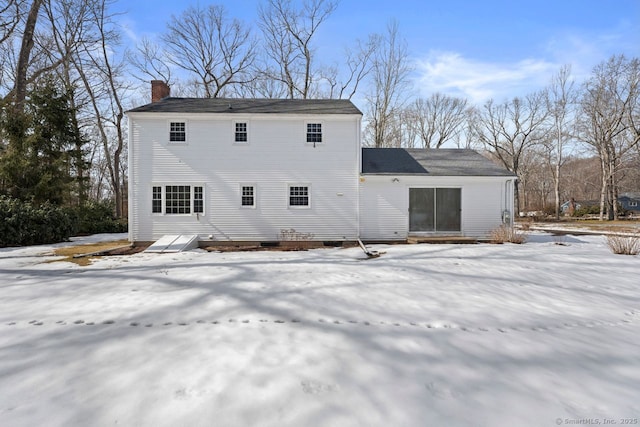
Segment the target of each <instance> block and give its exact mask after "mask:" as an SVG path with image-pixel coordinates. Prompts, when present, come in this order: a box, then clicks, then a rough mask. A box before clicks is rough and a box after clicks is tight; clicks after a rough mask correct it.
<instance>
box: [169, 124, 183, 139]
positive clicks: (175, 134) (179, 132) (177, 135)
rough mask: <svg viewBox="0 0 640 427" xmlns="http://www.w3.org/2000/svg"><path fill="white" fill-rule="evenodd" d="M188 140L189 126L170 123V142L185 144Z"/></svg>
mask: <svg viewBox="0 0 640 427" xmlns="http://www.w3.org/2000/svg"><path fill="white" fill-rule="evenodd" d="M186 140H187V124H186V123H185V122H171V123H169V142H185V141H186Z"/></svg>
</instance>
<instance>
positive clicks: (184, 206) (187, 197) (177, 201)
mask: <svg viewBox="0 0 640 427" xmlns="http://www.w3.org/2000/svg"><path fill="white" fill-rule="evenodd" d="M165 198H166V203H165V213H168V214H190V213H191V186H190V185H167V186H166V188H165Z"/></svg>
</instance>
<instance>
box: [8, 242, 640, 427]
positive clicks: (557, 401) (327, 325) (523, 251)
mask: <svg viewBox="0 0 640 427" xmlns="http://www.w3.org/2000/svg"><path fill="white" fill-rule="evenodd" d="M121 237H123V236H120V235H116V236H114V235H111V236H105V235H102V236H92V237H89V238H83V239H77V240H78V241H80V242H88V241H93V240H97V239H104V240H108V239H115V238H121ZM559 243H561V244H559ZM56 246H60V245H53V246H38V247H30V248H6V249H0V425H2V426H113V425H120V426H557V425H573V424H579V423H581V424H586V422H585V421H588V422H591V423H592V424H595V423H596V422H598V423H599V424H605V423H606V422H607V421H608V420H613V423H611V424H614V423H615V424H617V425H621V424H623V422H624V420H630V423H631V424H638V423H640V279H639V278H640V257H639V256H622V255H614V254H612V253H611V252H610V251H609V249H608V248H607V246H606V243H605V240H604V238H603V237H601V236H579V237H578V236H565V237H561V238H554V237H551V236H550V235H547V234H543V233H537V234H535V233H534V234H531V235H530V236H529V239H528V242H527V243H526V244H524V245H511V244H505V245H488V244H478V245H395V246H383V245H380V246H374V247H373V249H376V250H380V251H386V254H384V255H382V257H380V258H377V259H369V260H368V259H364V258H365V256H364V254H363V253H362V251H361V250H360V249H359V248H348V249H339V248H332V249H317V250H310V251H305V252H236V253H206V252H204V251H199V250H196V251H190V252H186V253H178V254H145V253H142V254H137V255H132V256H123V257H107V258H102V259H100V260H97V261H96V262H94V263H93V264H92V265H90V266H88V267H79V266H77V265H75V264H71V263H67V262H53V263H47V262H46V261H49V260H52V259H55V257H51V256H47V255H45V254H47V253H50V252H51V249H52V247H56ZM634 420H635V422H634Z"/></svg>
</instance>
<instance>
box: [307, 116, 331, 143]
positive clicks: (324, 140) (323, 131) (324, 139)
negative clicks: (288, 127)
mask: <svg viewBox="0 0 640 427" xmlns="http://www.w3.org/2000/svg"><path fill="white" fill-rule="evenodd" d="M307 125H320V138H321V139H322V141H320V142H307ZM326 130H327V129H326V126H325V124H324V120H305V121H304V128H303V131H304V133H303V136H302V140H303V141H304V145H308V146H312V147H316V146H318V145H325V144H326V143H327V132H326Z"/></svg>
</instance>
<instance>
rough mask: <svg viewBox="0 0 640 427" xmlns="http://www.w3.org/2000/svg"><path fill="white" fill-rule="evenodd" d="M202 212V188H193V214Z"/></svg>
mask: <svg viewBox="0 0 640 427" xmlns="http://www.w3.org/2000/svg"><path fill="white" fill-rule="evenodd" d="M203 212H204V197H203V191H202V187H193V213H203Z"/></svg>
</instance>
